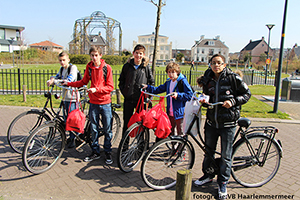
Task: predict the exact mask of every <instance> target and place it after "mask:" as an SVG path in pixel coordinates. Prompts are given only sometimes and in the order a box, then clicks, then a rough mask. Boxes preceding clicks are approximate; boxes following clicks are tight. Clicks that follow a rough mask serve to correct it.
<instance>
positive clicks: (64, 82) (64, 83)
mask: <svg viewBox="0 0 300 200" xmlns="http://www.w3.org/2000/svg"><path fill="white" fill-rule="evenodd" d="M60 84H61V85H65V86H67V85H68V82H67V81H62V82H60Z"/></svg>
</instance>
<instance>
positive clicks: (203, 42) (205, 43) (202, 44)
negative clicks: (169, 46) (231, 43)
mask: <svg viewBox="0 0 300 200" xmlns="http://www.w3.org/2000/svg"><path fill="white" fill-rule="evenodd" d="M209 41H214V42H215V45H213V46H212V45H209ZM194 46H198V47H206V46H207V47H208V46H211V47H215V48H228V47H227V46H226V45H225V44H224V43H223V42H222V41H221V40H217V39H203V40H200V41H197V42H196V44H195V45H193V47H194Z"/></svg>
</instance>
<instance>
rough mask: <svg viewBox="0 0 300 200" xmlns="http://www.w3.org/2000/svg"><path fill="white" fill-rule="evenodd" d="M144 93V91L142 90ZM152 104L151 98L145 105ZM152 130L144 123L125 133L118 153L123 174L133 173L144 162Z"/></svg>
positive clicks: (130, 128) (146, 93)
mask: <svg viewBox="0 0 300 200" xmlns="http://www.w3.org/2000/svg"><path fill="white" fill-rule="evenodd" d="M141 91H142V90H141ZM141 95H149V96H152V97H158V98H161V97H163V98H166V97H168V96H170V95H172V94H168V95H166V96H159V95H155V94H151V93H148V92H145V91H142V94H141ZM150 103H152V99H151V98H147V99H146V101H145V102H144V104H147V106H146V107H148V105H149V104H150ZM149 132H150V130H149V128H147V127H145V126H144V125H143V121H140V122H136V123H134V124H132V125H131V126H130V127H129V128H128V129H127V130H126V132H125V134H124V135H125V136H124V137H123V138H122V140H121V141H120V143H119V146H118V153H117V158H118V159H117V163H118V167H119V169H120V170H121V171H123V172H126V173H127V172H131V171H132V170H133V169H134V168H135V167H136V166H137V165H138V164H139V163H140V162H141V160H142V158H143V156H144V154H145V152H146V151H147V149H148V148H149V140H150V134H149Z"/></svg>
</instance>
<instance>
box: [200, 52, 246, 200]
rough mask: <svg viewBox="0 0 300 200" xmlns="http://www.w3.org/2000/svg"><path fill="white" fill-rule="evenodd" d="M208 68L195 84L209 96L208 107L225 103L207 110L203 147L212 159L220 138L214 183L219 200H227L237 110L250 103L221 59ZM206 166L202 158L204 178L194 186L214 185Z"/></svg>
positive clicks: (243, 87) (243, 86) (242, 85)
mask: <svg viewBox="0 0 300 200" xmlns="http://www.w3.org/2000/svg"><path fill="white" fill-rule="evenodd" d="M210 64H211V68H210V69H207V70H206V71H205V73H204V76H202V77H199V79H198V80H197V82H198V84H199V85H202V86H203V93H204V94H206V95H209V96H210V98H209V103H215V102H219V101H221V102H224V104H223V105H219V106H215V107H213V108H212V109H207V112H206V122H205V126H204V135H205V143H206V144H207V146H208V147H210V148H207V151H208V154H209V155H211V156H214V150H215V149H216V145H217V142H218V138H219V136H220V137H221V161H220V164H219V165H220V166H219V169H220V172H219V174H218V179H217V183H218V193H219V198H220V199H226V198H227V189H226V185H227V182H228V180H229V178H230V172H231V154H232V145H233V139H234V134H235V130H236V125H237V120H238V119H239V117H240V106H241V105H242V104H245V103H246V102H247V101H248V100H249V99H250V97H251V93H250V90H249V88H248V86H247V85H246V83H245V82H243V80H242V79H241V78H240V76H238V75H237V74H235V73H233V72H232V71H231V70H230V69H228V68H226V63H225V57H224V56H223V55H220V54H215V55H213V56H212V58H211V60H210ZM230 76H231V77H230ZM201 102H202V103H208V102H204V101H201ZM205 105H206V104H204V106H205ZM209 166H210V159H209V158H208V157H207V156H205V157H204V160H203V164H202V171H203V173H204V175H203V176H202V177H201V178H199V179H198V180H196V181H195V182H194V184H195V185H196V186H201V185H204V184H205V183H210V182H212V181H213V178H214V175H212V174H210V173H209Z"/></svg>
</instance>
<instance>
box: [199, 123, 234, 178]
mask: <svg viewBox="0 0 300 200" xmlns="http://www.w3.org/2000/svg"><path fill="white" fill-rule="evenodd" d="M204 129H205V130H204V135H205V143H206V145H207V146H208V147H209V148H206V150H207V152H208V154H209V155H210V156H213V157H214V151H215V150H216V146H217V143H218V138H219V136H220V137H221V160H220V165H219V168H220V171H219V174H218V180H217V181H218V183H219V184H220V183H222V182H228V180H229V178H230V173H231V155H232V146H233V140H234V135H235V130H236V127H230V128H220V129H217V128H214V127H211V126H210V125H208V124H207V123H206V124H205V127H204ZM210 163H211V159H210V158H209V157H208V156H207V155H205V157H204V160H203V163H202V171H203V173H204V174H205V175H207V176H209V177H210V178H213V177H214V176H213V175H210V174H208V173H207V172H206V171H205V169H207V168H208V167H209V166H210Z"/></svg>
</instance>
